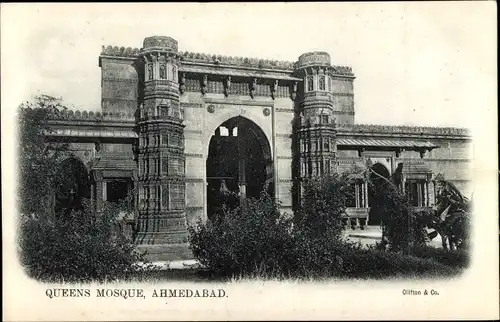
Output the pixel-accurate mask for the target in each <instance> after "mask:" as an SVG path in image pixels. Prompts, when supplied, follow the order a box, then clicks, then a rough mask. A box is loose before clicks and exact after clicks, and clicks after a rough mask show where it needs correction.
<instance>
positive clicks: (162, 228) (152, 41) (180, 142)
mask: <svg viewBox="0 0 500 322" xmlns="http://www.w3.org/2000/svg"><path fill="white" fill-rule="evenodd" d="M141 57H142V62H143V64H144V68H145V69H146V71H148V70H152V71H154V72H153V75H152V76H151V75H150V74H149V73H148V72H146V75H148V76H149V77H148V78H146V79H145V81H144V102H143V104H141V109H142V111H141V113H140V114H141V116H142V117H141V118H140V120H139V123H138V127H139V142H140V146H139V158H138V159H139V162H140V164H141V165H140V166H139V169H140V172H139V174H138V182H137V183H138V189H137V190H138V203H139V211H138V232H137V238H136V242H137V243H138V244H140V245H151V244H153V245H164V247H163V248H168V247H170V246H169V245H172V244H177V245H178V244H182V245H185V247H184V248H186V249H187V234H188V233H187V223H186V210H185V203H186V199H185V189H186V188H185V185H186V184H185V156H184V124H183V119H182V118H183V115H184V113H183V111H181V106H180V104H179V83H178V76H177V72H178V70H179V68H178V65H179V64H180V57H179V55H178V52H177V41H176V40H174V39H172V38H170V37H160V36H154V37H149V38H146V39H145V40H144V46H143V49H142V50H141ZM181 79H182V77H181ZM155 249H159V248H158V247H156V248H155ZM160 249H161V247H160ZM148 251H149V250H148ZM163 252H164V253H169V251H168V250H167V249H164V250H163ZM158 256H159V257H161V254H159V255H158ZM179 256H180V255H179ZM174 257H175V256H174Z"/></svg>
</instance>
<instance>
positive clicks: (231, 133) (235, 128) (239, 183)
mask: <svg viewBox="0 0 500 322" xmlns="http://www.w3.org/2000/svg"><path fill="white" fill-rule="evenodd" d="M206 169H207V172H206V176H207V215H208V218H209V219H211V218H212V217H213V214H214V213H216V212H218V211H220V210H221V207H222V205H223V204H224V203H225V204H226V205H227V206H228V207H235V206H237V205H238V204H239V202H240V201H241V199H242V198H259V196H260V193H261V192H262V191H263V190H264V189H267V192H268V193H269V194H271V195H273V193H274V182H273V166H272V157H271V147H270V145H269V141H268V140H267V138H266V136H265V134H264V132H263V131H262V129H261V128H260V127H259V126H258V125H256V124H255V123H254V122H252V121H250V120H249V119H247V118H244V117H241V116H238V117H234V118H231V119H229V120H227V121H225V122H224V123H222V124H221V125H220V126H219V127H217V129H216V130H215V133H213V135H212V138H211V139H210V145H209V149H208V158H207V163H206Z"/></svg>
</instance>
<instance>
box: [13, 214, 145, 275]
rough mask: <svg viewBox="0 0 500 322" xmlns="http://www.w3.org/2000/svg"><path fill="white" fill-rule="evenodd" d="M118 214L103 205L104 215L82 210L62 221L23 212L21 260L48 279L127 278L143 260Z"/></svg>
mask: <svg viewBox="0 0 500 322" xmlns="http://www.w3.org/2000/svg"><path fill="white" fill-rule="evenodd" d="M85 209H90V208H88V207H86V208H85ZM117 215H118V211H117V209H116V208H115V207H113V206H111V205H105V208H104V211H103V212H102V214H95V213H92V212H90V211H86V210H84V209H80V210H74V211H72V212H71V213H70V214H69V216H68V217H66V218H59V219H54V218H51V217H49V216H46V215H45V216H44V215H42V216H39V217H32V216H23V217H22V220H21V223H20V226H19V229H20V234H19V237H20V243H19V245H20V259H21V264H22V265H23V266H24V268H25V270H26V272H27V274H28V275H29V276H30V277H32V278H35V279H37V280H40V281H47V282H90V281H105V280H116V279H122V278H125V277H126V276H128V273H129V272H132V271H134V270H135V264H136V263H137V262H139V261H143V258H142V255H141V254H138V253H136V251H135V250H134V245H133V244H131V243H130V240H128V239H127V238H125V237H124V236H123V235H121V234H120V233H118V232H117V230H116V229H115V225H116V216H117Z"/></svg>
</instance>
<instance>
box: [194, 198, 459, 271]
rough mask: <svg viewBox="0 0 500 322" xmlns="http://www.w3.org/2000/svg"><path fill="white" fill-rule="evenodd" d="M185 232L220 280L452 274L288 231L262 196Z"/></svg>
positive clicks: (427, 263)
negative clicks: (230, 278) (220, 277)
mask: <svg viewBox="0 0 500 322" xmlns="http://www.w3.org/2000/svg"><path fill="white" fill-rule="evenodd" d="M320 218H321V217H320ZM303 227H307V226H303ZM189 231H190V245H191V249H192V251H193V254H194V256H195V257H196V258H197V259H198V260H199V261H200V263H201V264H202V265H204V266H205V267H206V268H208V270H209V271H211V272H214V273H216V274H221V275H229V276H240V277H243V276H251V277H263V278H294V277H298V278H324V277H326V278H330V277H343V278H352V277H356V278H383V277H393V276H411V277H413V276H415V275H418V276H423V275H427V276H450V275H453V274H455V273H457V272H458V271H457V270H456V269H453V268H450V267H448V266H445V265H443V264H440V263H438V262H436V261H434V260H432V259H430V258H429V259H428V258H425V259H423V258H417V257H414V256H408V255H404V254H400V253H396V252H383V251H378V250H375V249H365V248H362V247H361V246H360V245H359V244H353V243H349V242H347V241H345V240H343V239H341V238H333V239H332V238H329V235H328V234H323V235H321V234H320V235H313V234H311V230H309V229H302V227H301V226H297V225H295V226H293V227H292V220H291V219H289V217H287V216H285V215H281V214H280V213H279V207H277V206H276V205H275V204H274V201H273V200H272V198H270V197H269V196H267V195H263V196H262V197H261V198H260V199H259V200H253V199H249V200H247V202H246V203H243V204H242V206H240V207H238V208H237V209H235V210H233V211H228V212H225V213H224V214H222V215H220V216H218V217H217V220H215V221H207V222H202V221H199V222H198V223H197V225H196V226H194V227H189ZM429 257H430V256H429Z"/></svg>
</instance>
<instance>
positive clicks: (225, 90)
mask: <svg viewBox="0 0 500 322" xmlns="http://www.w3.org/2000/svg"><path fill="white" fill-rule="evenodd" d="M225 83H226V84H225V86H224V95H226V97H227V96H228V95H229V89H230V88H231V76H228V77H227V78H226V82H225Z"/></svg>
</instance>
